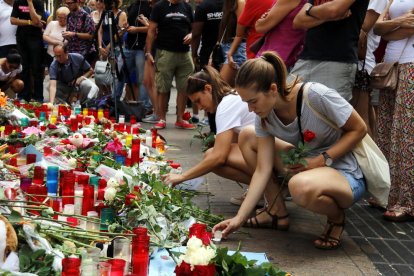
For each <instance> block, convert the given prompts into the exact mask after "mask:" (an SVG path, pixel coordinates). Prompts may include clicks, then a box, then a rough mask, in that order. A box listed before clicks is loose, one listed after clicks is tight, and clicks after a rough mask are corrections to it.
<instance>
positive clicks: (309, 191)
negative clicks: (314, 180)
mask: <svg viewBox="0 0 414 276" xmlns="http://www.w3.org/2000/svg"><path fill="white" fill-rule="evenodd" d="M310 181H311V179H309V177H308V176H306V175H301V174H297V175H295V176H293V177H292V178H291V179H290V180H289V183H288V187H289V192H290V195H291V196H292V199H293V201H294V202H295V203H296V204H298V205H300V206H302V207H305V206H307V205H308V204H309V202H310V200H311V199H312V197H313V196H314V195H315V192H316V190H315V189H314V188H312V187H313V185H310Z"/></svg>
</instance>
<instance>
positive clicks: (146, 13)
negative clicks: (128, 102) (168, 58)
mask: <svg viewBox="0 0 414 276" xmlns="http://www.w3.org/2000/svg"><path fill="white" fill-rule="evenodd" d="M150 15H151V7H150V3H149V1H148V0H137V1H136V2H135V3H133V4H131V5H130V6H129V7H128V9H127V18H128V27H127V29H126V31H127V32H128V35H127V38H126V42H125V48H124V54H125V61H126V66H127V68H128V70H129V72H131V73H132V72H135V74H136V79H137V84H133V89H134V93H135V94H137V93H136V91H139V98H140V100H141V101H143V102H144V107H145V108H146V109H148V108H149V106H148V105H149V104H148V103H147V102H148V101H149V100H148V92H147V90H146V89H145V87H144V85H143V80H144V65H145V52H144V47H145V40H146V39H147V31H148V26H149V20H148V18H149V17H150Z"/></svg>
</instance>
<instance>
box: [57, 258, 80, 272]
mask: <svg viewBox="0 0 414 276" xmlns="http://www.w3.org/2000/svg"><path fill="white" fill-rule="evenodd" d="M80 263H81V261H80V259H79V258H64V259H62V276H79V275H80Z"/></svg>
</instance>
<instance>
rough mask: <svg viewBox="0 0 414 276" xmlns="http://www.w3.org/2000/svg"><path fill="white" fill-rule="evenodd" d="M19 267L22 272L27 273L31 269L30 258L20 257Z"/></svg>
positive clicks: (21, 255)
mask: <svg viewBox="0 0 414 276" xmlns="http://www.w3.org/2000/svg"><path fill="white" fill-rule="evenodd" d="M19 267H20V271H21V272H26V271H27V270H28V269H29V268H30V259H29V257H28V256H26V255H23V254H20V255H19Z"/></svg>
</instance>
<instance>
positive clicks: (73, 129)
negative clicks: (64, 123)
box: [70, 118, 78, 132]
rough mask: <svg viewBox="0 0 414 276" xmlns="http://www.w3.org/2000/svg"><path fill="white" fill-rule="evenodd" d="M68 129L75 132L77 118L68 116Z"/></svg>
mask: <svg viewBox="0 0 414 276" xmlns="http://www.w3.org/2000/svg"><path fill="white" fill-rule="evenodd" d="M70 129H71V130H72V131H73V132H75V131H77V130H78V119H77V118H70Z"/></svg>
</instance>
